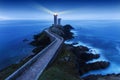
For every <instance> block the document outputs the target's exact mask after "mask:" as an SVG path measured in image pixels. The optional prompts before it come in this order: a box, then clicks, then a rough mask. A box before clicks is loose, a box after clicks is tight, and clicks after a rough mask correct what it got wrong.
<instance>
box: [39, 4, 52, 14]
mask: <svg viewBox="0 0 120 80" xmlns="http://www.w3.org/2000/svg"><path fill="white" fill-rule="evenodd" d="M37 8H38V9H40V10H43V11H45V12H47V13H49V14H52V15H53V14H54V12H53V11H51V10H50V9H48V8H45V7H43V6H41V5H37Z"/></svg>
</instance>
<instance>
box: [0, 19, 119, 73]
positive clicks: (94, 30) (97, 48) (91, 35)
mask: <svg viewBox="0 0 120 80" xmlns="http://www.w3.org/2000/svg"><path fill="white" fill-rule="evenodd" d="M51 24H52V21H35V20H21V21H20V20H19V21H18V20H17V21H15V20H12V21H0V69H2V68H4V67H6V66H8V65H10V64H13V63H17V62H19V61H20V60H22V59H23V58H24V57H26V56H28V55H30V54H31V53H32V52H31V51H32V49H33V48H34V47H33V46H30V45H29V42H30V41H32V37H33V35H34V34H37V33H39V32H41V31H42V30H43V29H45V28H47V27H49V26H50V25H51ZM62 24H63V25H65V24H71V25H72V26H73V27H74V28H75V29H74V30H73V32H74V36H75V38H74V39H72V40H69V41H67V42H68V43H70V42H71V43H72V42H79V44H78V45H85V46H88V47H89V48H91V49H92V50H93V51H94V54H96V53H99V54H100V55H101V57H100V58H99V59H97V60H93V61H89V63H90V62H95V61H101V60H102V61H104V60H105V61H109V62H110V63H111V64H110V66H109V67H108V68H107V69H104V70H95V71H90V72H89V73H87V74H86V75H89V74H108V73H120V21H119V20H80V21H62ZM24 39H28V40H29V41H26V42H24V41H23V40H24ZM76 46H77V45H76Z"/></svg>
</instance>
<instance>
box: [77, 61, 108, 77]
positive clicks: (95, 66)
mask: <svg viewBox="0 0 120 80" xmlns="http://www.w3.org/2000/svg"><path fill="white" fill-rule="evenodd" d="M109 65H110V63H109V62H106V61H98V62H94V63H88V64H84V65H81V66H80V69H79V73H80V75H83V74H85V73H87V72H89V71H91V70H99V69H105V68H107V67H108V66H109Z"/></svg>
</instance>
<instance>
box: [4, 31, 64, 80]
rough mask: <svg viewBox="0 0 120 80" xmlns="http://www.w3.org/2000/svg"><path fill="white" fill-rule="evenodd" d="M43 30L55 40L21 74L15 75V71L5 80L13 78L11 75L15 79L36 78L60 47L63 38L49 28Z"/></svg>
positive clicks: (31, 79)
mask: <svg viewBox="0 0 120 80" xmlns="http://www.w3.org/2000/svg"><path fill="white" fill-rule="evenodd" d="M45 32H46V33H47V34H49V35H51V36H53V37H54V38H55V40H54V41H53V42H52V43H51V44H50V45H51V46H48V48H47V49H46V50H45V51H44V52H43V53H41V52H40V53H38V54H42V55H41V56H39V58H38V59H37V60H36V61H35V62H34V63H32V65H31V66H29V67H28V68H27V69H26V70H25V71H23V72H22V73H21V75H19V76H17V77H16V75H15V74H16V73H14V74H12V75H11V76H9V77H8V78H7V79H6V80H11V79H12V80H13V78H12V77H14V76H15V80H37V79H38V78H39V76H40V75H41V74H42V72H43V71H44V70H45V68H46V67H47V65H48V64H49V62H50V61H51V60H52V58H53V57H54V55H55V54H56V52H57V51H58V49H59V48H60V47H61V45H62V43H63V38H61V37H59V36H57V35H56V34H54V33H51V32H50V31H49V30H45Z"/></svg>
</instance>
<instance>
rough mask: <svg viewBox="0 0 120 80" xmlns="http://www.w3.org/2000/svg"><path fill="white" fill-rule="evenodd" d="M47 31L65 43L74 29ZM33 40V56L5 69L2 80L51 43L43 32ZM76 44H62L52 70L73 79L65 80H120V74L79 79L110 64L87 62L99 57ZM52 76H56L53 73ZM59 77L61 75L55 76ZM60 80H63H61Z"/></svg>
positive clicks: (61, 27) (106, 62)
mask: <svg viewBox="0 0 120 80" xmlns="http://www.w3.org/2000/svg"><path fill="white" fill-rule="evenodd" d="M49 29H50V31H51V32H54V33H56V34H58V35H59V36H61V37H63V38H64V40H65V41H66V40H70V39H73V38H74V36H73V33H72V32H71V30H72V29H74V28H73V27H72V26H71V25H65V26H58V27H53V26H51V27H50V28H49ZM33 39H34V40H33V41H32V42H30V45H32V46H34V47H35V48H34V49H33V51H32V52H33V53H34V54H32V55H30V56H29V57H27V58H25V59H24V60H23V61H21V62H20V63H18V64H13V65H11V66H9V67H7V68H6V69H4V70H2V71H1V72H0V78H1V79H2V80H3V79H5V77H7V76H8V75H10V74H11V73H12V72H14V71H15V70H17V69H18V68H19V67H20V66H22V65H23V64H24V63H26V62H27V61H28V60H30V59H31V58H32V57H34V56H35V55H36V54H37V53H39V52H40V51H41V50H42V49H44V48H45V47H46V46H47V45H49V44H50V43H51V40H50V38H49V37H48V36H47V35H46V34H45V33H44V32H42V33H39V34H37V35H34V37H33ZM24 41H26V40H24ZM76 44H77V43H72V44H65V43H64V44H63V49H62V51H61V52H62V53H61V54H60V55H58V58H57V59H56V60H55V61H54V63H53V66H52V70H57V72H58V73H59V72H61V73H62V74H65V75H67V76H69V77H70V76H72V77H71V78H73V79H68V78H66V77H65V76H64V79H65V80H107V79H109V80H120V74H107V75H101V74H99V75H89V76H86V77H83V78H79V76H82V75H84V74H86V73H88V72H89V71H92V70H100V69H106V68H108V67H109V65H110V62H108V61H96V62H88V61H91V60H93V59H98V58H99V57H100V54H93V53H92V52H91V51H90V48H88V47H87V46H82V45H80V46H74V45H76ZM56 65H57V66H56ZM50 70H51V68H50ZM45 72H48V73H49V71H47V70H46V71H45ZM52 72H53V71H52ZM66 73H67V74H66ZM43 74H44V73H43ZM50 74H51V72H50ZM2 75H5V76H2ZM54 75H57V74H56V73H55V74H54ZM60 75H61V74H59V75H57V76H60ZM61 76H63V75H61ZM45 77H46V74H45ZM50 77H51V76H50ZM53 77H54V76H53ZM48 79H49V77H48ZM48 79H47V78H46V79H40V80H48ZM49 80H53V79H49ZM61 80H63V78H62V79H61Z"/></svg>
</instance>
